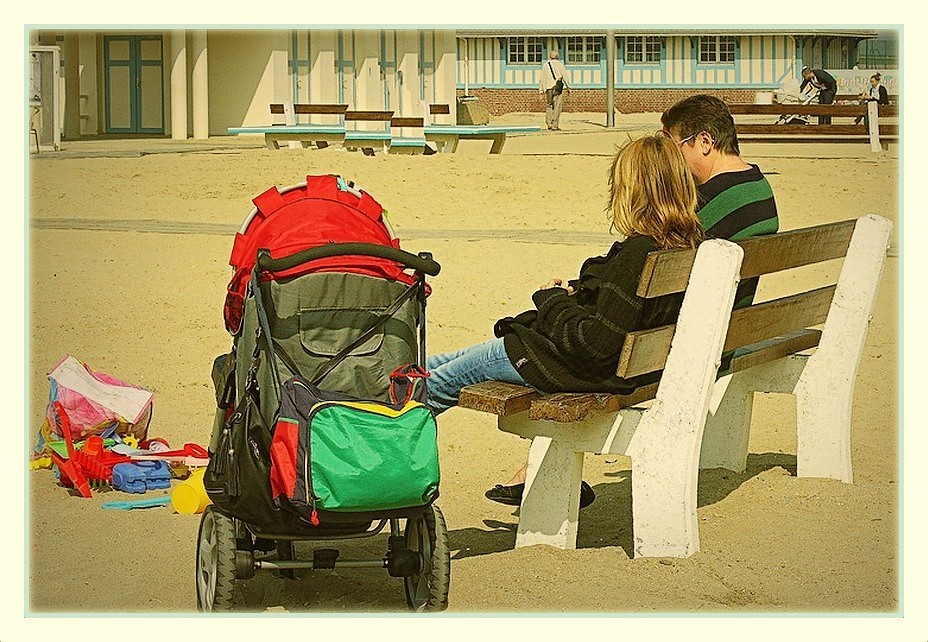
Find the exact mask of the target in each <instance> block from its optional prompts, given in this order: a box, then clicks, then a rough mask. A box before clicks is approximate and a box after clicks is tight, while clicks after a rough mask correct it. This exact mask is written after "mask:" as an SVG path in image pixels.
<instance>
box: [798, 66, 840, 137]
mask: <svg viewBox="0 0 928 642" xmlns="http://www.w3.org/2000/svg"><path fill="white" fill-rule="evenodd" d="M809 85H812V86H813V87H815V88H816V89H818V104H819V105H830V104H832V103H833V102H835V96H837V95H838V81H836V80H835V79H834V76H832V75H831V74H830V73H828V72H827V71H825V70H824V69H810V68H809V67H803V68H802V83H800V85H799V93H802V92H803V90H805V88H806V87H807V86H809ZM818 124H819V125H830V124H831V116H819V117H818Z"/></svg>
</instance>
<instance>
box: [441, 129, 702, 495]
mask: <svg viewBox="0 0 928 642" xmlns="http://www.w3.org/2000/svg"><path fill="white" fill-rule="evenodd" d="M610 183H611V198H610V201H609V202H610V213H611V219H612V222H613V225H614V227H615V228H616V229H617V230H618V231H619V232H620V233H621V234H623V235H625V236H626V237H627V240H625V241H624V242H617V243H615V244H614V245H613V246H612V248H611V249H610V250H609V252H608V254H606V255H605V256H600V257H594V258H590V259H587V260H586V261H585V262H584V264H583V267H582V268H581V270H580V275H579V277H578V278H577V279H575V280H573V281H570V282H565V281H562V280H560V279H554V280H552V281H550V282H549V283H548V284H547V285H545V286H542V287H541V289H539V290H538V291H537V292H535V294H534V295H533V296H532V299H533V301H534V303H535V308H533V309H531V310H528V311H526V312H523V313H522V314H519V315H518V316H516V317H507V318H505V319H501V320H500V321H498V322H497V323H496V325H495V327H494V334H495V335H496V337H497V338H495V339H490V340H489V341H485V342H483V343H480V344H477V345H474V346H471V347H469V348H465V349H463V350H459V351H457V352H451V353H447V354H442V355H434V356H431V357H429V358H428V360H427V367H428V370H429V372H430V373H431V376H430V378H429V403H430V405H431V406H432V408H433V410H434V411H435V412H436V413H440V412H443V411H444V410H447V409H448V408H450V407H452V406H454V405H456V404H457V403H458V398H459V395H460V392H461V389H462V388H464V387H465V386H468V385H471V384H474V383H479V382H481V381H492V380H497V381H507V382H510V383H517V384H521V385H529V386H532V387H535V388H537V389H539V390H543V391H548V392H557V391H568V390H569V391H604V390H609V391H616V392H622V391H630V390H634V389H635V388H637V387H638V386H640V385H642V384H645V383H651V382H653V381H655V380H656V376H654V375H653V374H648V375H643V376H642V377H634V378H629V379H622V378H619V377H617V376H616V375H615V371H616V366H617V363H618V354H617V352H616V346H619V345H621V344H622V340H623V339H624V337H625V334H626V333H627V332H630V331H633V330H640V329H647V328H655V327H659V326H662V325H666V324H668V323H673V322H674V321H675V320H676V318H677V316H678V315H679V312H680V305H681V304H682V302H683V296H682V294H680V293H678V294H673V295H668V296H663V297H656V298H653V299H644V298H641V297H639V296H638V295H637V294H636V289H637V286H638V281H639V280H640V277H641V273H642V271H643V269H644V265H645V260H646V258H647V255H648V253H650V252H652V251H654V250H660V249H669V248H695V247H696V246H697V245H698V244H699V242H700V241H701V240H702V239H703V231H702V227H701V226H700V224H699V220H698V219H697V218H696V198H697V196H696V185H695V183H694V181H693V177H692V174H691V173H690V172H689V170H688V169H687V167H686V163H685V161H684V159H683V157H682V156H681V154H680V152H679V150H678V147H677V144H676V142H674V141H673V140H671V139H669V138H668V137H665V136H661V135H653V136H646V137H644V138H640V139H638V140H635V141H632V142H630V143H628V144H627V145H626V146H625V147H624V148H623V149H622V150H621V151H620V152H619V153H618V154H617V155H616V157H615V159H614V161H613V166H612V171H611V172H610ZM584 491H585V493H583V494H582V495H581V500H580V501H581V503H583V502H586V503H589V502H590V501H592V498H593V494H592V489H591V488H589V486H588V485H587V486H586V487H585V488H584Z"/></svg>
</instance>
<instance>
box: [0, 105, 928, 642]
mask: <svg viewBox="0 0 928 642" xmlns="http://www.w3.org/2000/svg"><path fill="white" fill-rule="evenodd" d="M542 119H543V115H541V114H509V115H506V116H503V117H499V118H497V119H495V120H496V121H499V122H506V123H512V124H540V123H541V122H542ZM603 121H604V116H603V115H601V114H565V116H564V117H563V120H562V128H563V130H564V131H561V132H541V133H538V134H534V135H528V136H520V137H512V138H510V139H509V140H508V141H507V143H506V146H505V148H504V150H503V153H502V154H500V155H493V156H491V155H488V154H487V151H488V149H489V143H488V142H480V141H473V142H462V143H461V145H460V147H459V149H458V152H457V153H455V154H438V155H433V156H390V155H383V154H378V155H377V156H375V157H373V158H370V157H366V156H363V155H361V154H359V153H348V152H345V151H342V150H340V149H337V148H335V147H330V148H328V149H324V150H311V149H281V150H278V151H271V150H268V149H266V148H264V146H263V141H261V140H260V139H256V138H239V139H234V138H225V137H222V138H214V139H210V140H208V141H187V142H173V141H166V140H158V141H145V140H134V141H125V140H124V141H80V142H71V143H67V142H66V143H64V144H63V145H62V151H60V152H58V153H42V154H39V155H35V154H32V155H31V156H30V158H29V160H28V166H27V189H28V194H27V196H28V203H27V207H28V221H27V227H26V233H27V241H26V250H27V253H28V258H27V267H28V276H27V279H26V287H27V296H28V304H29V306H30V308H29V313H28V321H27V323H28V327H27V338H28V342H29V343H28V352H27V355H26V359H27V361H26V375H27V377H28V380H27V382H26V384H25V385H26V401H27V403H28V408H27V410H26V412H25V418H26V425H25V426H24V427H23V433H24V439H25V442H26V448H31V446H32V445H33V444H34V443H35V435H36V431H37V430H38V428H39V427H40V425H41V421H42V417H43V414H44V410H45V406H46V403H47V401H48V394H49V383H48V379H47V376H46V375H47V373H48V371H49V370H50V369H51V368H52V367H53V366H54V365H55V364H56V363H57V362H58V360H59V359H61V358H62V357H63V356H64V355H68V354H70V355H73V356H75V357H77V358H78V359H80V360H82V361H85V362H86V363H87V364H88V365H90V366H91V367H92V368H94V369H98V370H102V371H104V372H106V373H109V374H111V375H113V376H116V377H118V378H120V379H122V380H124V381H127V382H131V383H134V384H137V385H140V386H143V387H146V388H148V389H149V390H151V391H152V392H153V393H154V415H153V419H152V422H151V426H150V429H149V436H151V437H162V438H164V439H166V440H167V441H168V442H169V443H171V444H172V445H173V444H178V445H180V444H183V443H185V442H198V443H201V444H204V445H205V444H206V443H207V442H208V440H209V433H210V429H211V425H212V417H213V409H214V405H215V401H214V397H213V389H212V383H211V380H210V367H211V365H212V361H213V359H214V358H215V357H216V356H217V355H219V354H222V353H224V352H227V351H228V350H229V348H230V346H231V337H230V336H229V335H228V333H227V332H226V331H225V330H224V328H223V323H222V303H223V298H224V295H225V288H226V284H227V282H228V279H229V276H230V269H229V266H228V259H229V252H230V250H231V247H232V239H233V235H234V233H235V230H236V229H237V228H238V226H239V225H240V224H241V222H242V220H243V219H244V217H245V216H246V215H247V213H248V211H249V210H250V208H251V199H252V198H253V197H255V196H256V195H258V194H259V193H261V192H263V191H264V190H266V189H267V188H268V187H270V186H272V185H278V186H281V187H286V186H290V185H294V184H296V183H298V182H300V181H302V180H304V179H305V177H306V176H307V175H313V174H339V175H341V176H343V177H345V178H347V179H350V180H353V181H354V182H356V183H357V184H358V185H360V186H361V187H362V188H363V189H364V190H366V191H367V192H368V193H370V194H371V195H372V196H373V197H374V198H375V199H377V200H378V201H379V202H380V203H381V204H382V205H383V206H384V207H385V208H386V210H387V211H388V212H389V220H390V222H391V224H392V225H393V227H394V229H395V231H396V233H397V235H398V236H399V237H400V239H401V242H402V245H403V248H404V249H406V250H408V251H410V252H418V251H429V252H432V253H433V255H434V257H435V259H436V260H437V261H438V262H439V263H441V265H442V271H441V274H440V275H439V276H437V277H436V278H434V279H433V280H432V286H433V294H432V295H431V298H430V300H429V307H428V326H427V328H428V347H429V352H438V351H443V350H447V349H452V348H457V347H461V346H464V345H468V344H471V343H474V342H477V341H480V340H483V339H485V338H488V337H489V336H491V333H492V325H493V322H494V321H495V320H496V319H498V318H500V317H502V316H505V315H511V314H514V313H517V312H520V311H522V310H524V309H527V308H528V307H530V306H531V299H530V295H531V293H532V292H533V291H534V290H535V289H536V287H537V286H539V285H540V284H542V283H543V282H546V281H547V280H548V279H549V278H553V277H561V278H568V277H573V276H575V275H576V273H577V271H578V270H579V267H580V264H581V263H582V261H583V259H585V258H586V257H588V256H592V255H596V254H602V253H604V252H605V251H606V249H608V247H609V246H610V245H611V243H612V241H613V240H614V239H613V238H612V237H610V235H609V233H608V227H609V226H608V222H607V220H606V217H605V213H604V205H605V200H606V195H607V187H606V185H607V183H606V173H607V169H608V167H609V163H610V160H611V155H612V153H613V152H614V150H615V148H616V146H617V145H618V144H620V143H621V142H622V141H624V140H626V139H627V137H628V136H637V135H640V134H642V133H645V132H650V131H654V130H655V129H657V128H658V127H659V120H658V116H657V115H656V114H636V115H624V116H621V115H620V116H619V117H617V123H616V127H615V128H614V129H612V130H607V129H606V128H604V127H603V126H602V123H603ZM542 124H543V123H542ZM742 152H743V156H744V157H745V159H746V160H748V161H749V162H752V163H756V164H758V165H759V166H760V167H761V169H762V170H763V171H764V172H765V173H766V175H767V176H768V178H769V180H770V183H771V185H772V186H773V189H774V192H775V196H776V200H777V204H778V207H779V212H780V221H781V229H792V228H797V227H805V226H809V225H815V224H819V223H826V222H831V221H838V220H844V219H849V218H854V217H858V216H862V215H864V214H868V213H877V214H880V215H882V216H885V217H887V218H889V219H891V220H892V221H894V223H896V233H898V230H899V223H900V220H899V212H898V205H897V203H898V202H899V194H898V193H897V190H898V187H897V186H898V185H899V155H898V148H897V147H896V146H895V145H894V146H892V147H891V148H890V150H889V151H888V152H882V153H871V152H870V151H869V148H868V146H867V145H865V144H843V145H842V144H820V145H813V144H780V145H771V144H767V145H762V144H750V143H747V144H743V145H742ZM898 247H899V242H898V240H896V241H894V242H893V247H892V248H891V250H890V256H889V259H888V261H887V263H886V268H885V272H884V274H883V277H882V284H881V287H880V291H879V295H878V300H877V304H876V309H875V311H874V314H873V320H872V325H871V328H870V332H869V335H868V338H867V342H866V347H865V351H864V357H863V361H862V363H861V365H860V371H859V376H858V380H857V385H856V392H855V400H854V407H853V467H854V483H853V484H843V483H840V482H837V481H832V480H821V479H807V478H803V479H798V478H797V477H796V456H795V453H796V433H795V424H794V404H793V403H792V399H791V398H789V397H787V396H779V395H759V396H758V399H757V402H756V404H755V416H754V422H753V427H752V432H751V442H750V455H749V458H748V467H747V470H746V471H744V472H743V473H733V472H731V471H726V470H705V471H702V473H701V475H700V480H699V509H698V515H699V530H700V533H699V534H700V541H701V549H702V550H701V551H700V552H698V553H697V554H695V555H693V556H692V557H690V558H687V559H653V558H651V559H648V558H644V559H635V558H633V556H632V525H631V487H630V486H631V484H630V480H629V475H630V463H629V460H628V459H627V458H624V457H617V456H593V455H587V456H586V459H585V465H584V479H586V480H587V481H588V482H589V483H590V484H591V485H592V486H593V487H594V489H595V490H596V493H597V499H596V501H595V502H594V503H593V504H592V505H591V506H590V507H588V508H585V509H583V510H582V511H581V514H580V525H579V538H578V549H577V550H572V551H564V550H557V549H554V548H550V547H546V546H533V547H528V548H520V549H514V548H513V544H514V538H515V535H514V529H515V525H516V522H517V516H516V514H514V512H513V510H512V508H509V507H506V506H502V505H500V504H495V503H492V502H490V501H488V500H486V499H485V498H484V497H483V493H484V490H486V489H487V488H488V487H490V486H492V485H493V484H495V483H498V482H504V481H506V480H507V479H508V477H509V475H510V474H511V473H512V472H513V471H514V470H515V469H517V468H518V467H519V466H520V465H521V464H522V463H523V462H524V460H525V456H526V453H527V448H528V443H527V442H526V441H523V440H520V439H519V438H517V437H514V436H512V435H509V434H505V433H502V432H500V431H499V430H497V428H496V426H495V418H493V417H491V416H489V415H485V414H482V413H476V412H473V411H469V410H463V409H452V410H451V411H449V412H447V413H445V414H443V415H442V416H441V418H440V420H439V428H440V436H439V447H440V457H441V467H442V484H441V498H440V500H439V505H440V507H441V509H442V511H443V512H444V515H445V518H446V520H447V525H448V530H449V539H450V545H451V549H452V581H451V593H450V600H449V611H448V614H449V615H461V616H465V615H473V614H485V615H486V614H499V615H505V616H513V615H516V614H532V615H541V614H561V615H564V614H570V615H576V614H585V615H593V616H597V617H603V616H610V615H615V616H628V615H656V614H687V615H694V614H699V615H706V614H709V615H729V616H730V615H746V614H754V615H765V616H770V615H792V616H799V615H809V614H823V615H825V616H829V617H831V616H837V615H868V616H874V617H877V618H879V619H882V620H883V621H884V622H885V621H886V620H887V619H892V616H894V615H898V612H899V610H900V606H901V604H900V602H901V596H900V588H901V586H900V582H901V579H900V573H901V571H902V565H901V561H900V558H901V550H900V543H899V538H900V514H899V506H900V491H901V489H900V474H899V460H900V457H899V455H900V437H901V435H900V429H899V407H898V400H899V384H900V381H899V357H898V347H899V337H898V329H899V301H898V298H899V279H900V266H899V250H898ZM820 269H821V270H835V269H836V268H835V266H833V265H826V266H824V267H822V268H820ZM813 276H815V275H814V274H807V273H803V274H800V275H795V276H791V277H789V278H797V279H802V278H812V277H813ZM784 278H786V277H784ZM776 289H777V281H776V277H774V278H773V279H771V280H770V281H764V282H762V284H761V288H760V291H759V298H765V297H767V298H769V297H771V296H772V295H773V293H775V292H776ZM25 483H26V490H25V497H26V505H25V514H24V518H25V531H24V537H25V542H26V553H27V559H26V561H25V564H26V566H25V572H26V576H25V581H24V590H25V604H24V608H25V612H26V614H27V615H28V616H30V617H35V616H38V617H39V619H40V620H41V623H42V624H43V625H54V624H55V623H56V622H57V620H55V619H43V618H44V616H46V615H52V614H91V615H103V614H133V615H158V614H172V615H178V614H181V615H190V614H193V613H194V612H195V609H196V594H195V585H194V574H193V570H194V554H195V550H196V536H197V527H198V524H199V517H198V516H196V515H180V514H176V513H174V512H173V511H172V510H171V509H170V507H161V508H155V509H147V510H135V511H107V510H102V509H101V505H102V504H103V503H105V502H107V501H112V500H114V499H126V498H130V497H129V496H127V495H125V494H123V493H120V492H117V491H113V492H108V493H104V492H98V493H95V495H94V497H92V498H90V499H82V498H79V497H76V496H73V495H71V494H69V492H68V491H67V490H66V489H64V488H62V487H61V486H59V485H57V484H56V482H55V478H54V475H53V473H52V472H51V471H50V470H39V471H35V472H28V471H27V472H26V475H25ZM17 521H18V520H17ZM14 528H16V526H14ZM384 547H385V540H383V539H382V538H375V539H369V540H360V541H356V542H353V543H349V544H346V545H345V546H344V549H343V555H345V556H352V557H361V556H364V555H379V554H381V553H382V552H383V550H385V548H384ZM355 551H356V552H357V554H355ZM240 607H241V610H242V611H245V612H247V613H249V614H250V615H255V614H257V613H262V612H264V613H268V614H270V615H288V614H301V613H307V612H312V613H336V614H361V613H376V614H386V615H400V614H404V613H405V603H404V599H403V588H402V582H401V581H400V580H397V579H395V578H391V577H389V576H388V575H387V573H386V572H385V571H376V570H352V569H346V570H337V569H336V570H335V571H327V572H318V573H315V574H314V573H308V574H307V575H306V576H305V577H304V578H303V579H300V580H297V581H294V580H284V579H280V578H277V577H274V576H272V575H271V574H270V573H259V574H258V575H257V576H256V577H255V578H254V579H253V580H249V581H248V582H245V583H244V585H243V590H242V594H241V596H240ZM236 621H238V620H236ZM407 621H408V620H407V619H403V622H407ZM517 621H518V620H517ZM778 621H785V620H778ZM504 622H506V624H505V625H501V626H500V627H497V629H496V630H498V631H507V630H508V629H507V626H509V625H512V624H513V623H512V622H511V621H509V620H506V621H504ZM858 622H859V620H858ZM616 623H618V622H616ZM250 624H251V621H250V619H249V625H250ZM329 624H330V625H331V623H329ZM607 625H608V624H607ZM621 625H622V626H625V624H624V622H623V623H622V624H621ZM759 635H760V636H762V635H763V632H759ZM0 637H2V636H0ZM3 639H4V640H5V639H6V638H3ZM758 639H761V637H758ZM797 639H803V638H797ZM804 639H812V638H804ZM887 639H892V638H887ZM900 639H901V638H900ZM907 639H908V638H907ZM922 639H924V636H922Z"/></svg>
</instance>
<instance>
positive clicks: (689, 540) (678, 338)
mask: <svg viewBox="0 0 928 642" xmlns="http://www.w3.org/2000/svg"><path fill="white" fill-rule="evenodd" d="M742 256H743V252H742V250H741V248H740V247H738V246H737V245H734V244H733V243H729V242H727V241H719V240H713V241H706V242H705V243H703V244H702V245H701V246H700V248H699V252H698V253H697V254H696V262H695V263H694V265H693V271H692V274H691V276H690V283H689V285H688V286H687V290H686V296H685V298H684V300H683V306H682V307H681V309H680V316H679V319H678V321H677V329H676V332H675V334H674V338H673V342H672V347H671V350H670V354H669V355H668V357H667V363H666V365H665V367H664V373H663V375H661V384H660V388H659V389H658V391H657V396H656V397H655V399H654V403H653V404H652V405H651V407H650V408H649V409H648V410H647V411H646V412H645V413H644V416H643V417H642V419H641V424H640V425H639V426H638V429H637V430H636V431H635V435H634V437H633V438H632V441H631V443H630V444H629V448H628V455H629V456H631V458H632V513H633V516H634V530H635V555H636V556H641V557H689V556H690V555H692V554H693V553H695V552H697V551H698V550H699V528H698V523H697V519H696V499H697V498H696V491H697V482H698V479H699V453H700V449H701V447H702V436H703V430H704V428H705V425H706V416H707V414H708V411H709V402H710V398H711V392H712V387H713V386H714V384H715V376H716V372H717V371H718V367H719V361H720V359H721V354H722V345H723V344H724V342H725V335H726V334H727V333H728V321H729V317H730V315H731V307H732V304H733V302H734V297H735V288H736V286H737V284H738V274H739V272H740V268H741V258H742Z"/></svg>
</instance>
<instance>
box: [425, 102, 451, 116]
mask: <svg viewBox="0 0 928 642" xmlns="http://www.w3.org/2000/svg"><path fill="white" fill-rule="evenodd" d="M429 113H430V114H450V113H451V105H449V104H448V103H433V104H431V105H429Z"/></svg>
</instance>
